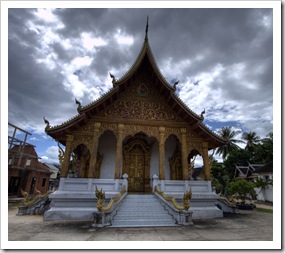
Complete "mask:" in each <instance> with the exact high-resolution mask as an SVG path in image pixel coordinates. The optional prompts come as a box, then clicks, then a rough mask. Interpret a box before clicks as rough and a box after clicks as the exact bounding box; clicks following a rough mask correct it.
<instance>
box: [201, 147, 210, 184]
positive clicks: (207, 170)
mask: <svg viewBox="0 0 285 253" xmlns="http://www.w3.org/2000/svg"><path fill="white" fill-rule="evenodd" d="M202 151H203V154H202V157H203V163H204V175H205V177H204V179H205V181H209V180H211V175H210V173H211V171H210V164H209V154H208V142H202Z"/></svg>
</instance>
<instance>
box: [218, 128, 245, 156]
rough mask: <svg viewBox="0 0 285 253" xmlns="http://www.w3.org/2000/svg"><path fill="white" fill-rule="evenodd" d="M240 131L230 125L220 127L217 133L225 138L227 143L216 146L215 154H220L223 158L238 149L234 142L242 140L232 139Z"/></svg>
mask: <svg viewBox="0 0 285 253" xmlns="http://www.w3.org/2000/svg"><path fill="white" fill-rule="evenodd" d="M240 133H241V131H235V130H232V128H231V127H222V128H221V129H219V130H218V134H219V135H220V136H221V137H222V138H223V139H225V140H227V143H226V144H225V145H224V146H221V147H219V148H217V150H216V154H218V155H222V158H223V160H225V159H226V157H227V156H228V155H229V153H230V152H232V151H233V150H235V149H239V148H240V147H239V146H238V145H237V144H236V143H243V141H242V140H237V139H234V137H235V136H236V135H238V134H240Z"/></svg>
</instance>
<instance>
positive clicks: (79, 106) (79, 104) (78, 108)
mask: <svg viewBox="0 0 285 253" xmlns="http://www.w3.org/2000/svg"><path fill="white" fill-rule="evenodd" d="M75 104H77V112H78V113H79V114H80V113H81V112H80V109H81V108H82V106H81V103H80V102H79V101H78V100H77V99H76V98H75Z"/></svg>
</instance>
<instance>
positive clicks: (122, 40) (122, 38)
mask: <svg viewBox="0 0 285 253" xmlns="http://www.w3.org/2000/svg"><path fill="white" fill-rule="evenodd" d="M114 37H115V39H116V41H117V43H118V44H119V45H126V46H131V45H133V43H134V37H133V36H132V35H128V34H125V33H122V31H121V30H120V29H118V31H117V33H116V34H115V35H114Z"/></svg>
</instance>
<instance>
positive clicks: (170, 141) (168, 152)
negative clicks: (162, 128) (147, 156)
mask: <svg viewBox="0 0 285 253" xmlns="http://www.w3.org/2000/svg"><path fill="white" fill-rule="evenodd" d="M176 143H177V140H176V137H175V136H174V135H171V136H169V137H168V138H167V140H166V142H165V180H170V165H169V159H170V158H171V157H172V155H173V153H174V151H175V149H176Z"/></svg>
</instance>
